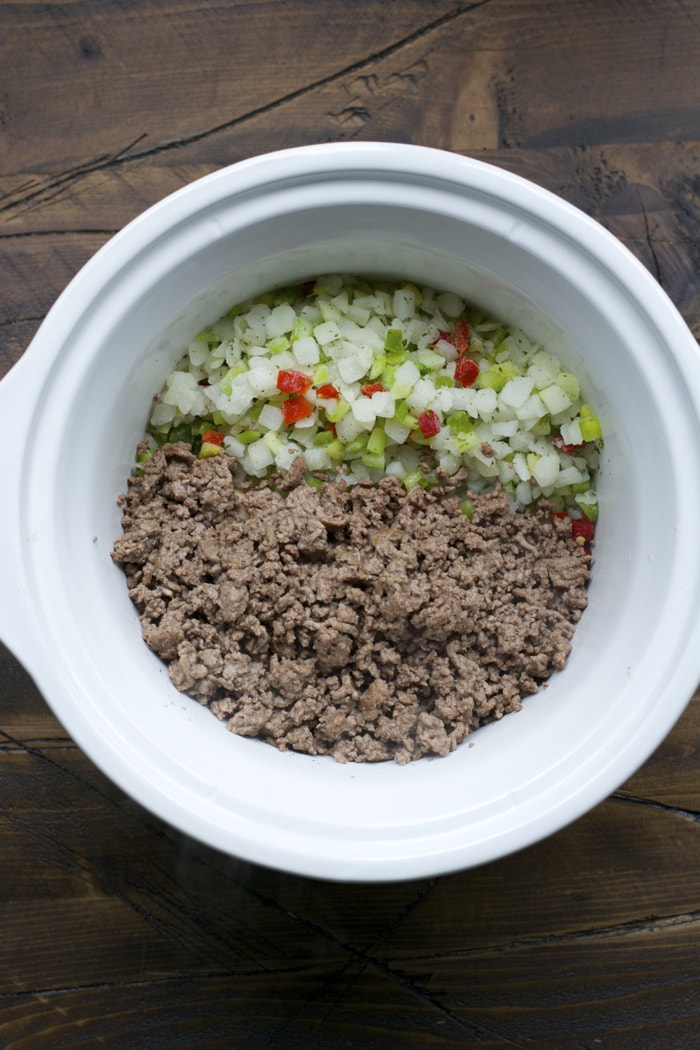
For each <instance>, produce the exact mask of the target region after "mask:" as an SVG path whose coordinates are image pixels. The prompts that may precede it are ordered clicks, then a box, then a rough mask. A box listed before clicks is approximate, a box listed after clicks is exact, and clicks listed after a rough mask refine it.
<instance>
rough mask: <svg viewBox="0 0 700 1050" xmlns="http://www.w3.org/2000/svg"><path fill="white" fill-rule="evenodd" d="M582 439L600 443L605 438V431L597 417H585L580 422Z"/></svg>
mask: <svg viewBox="0 0 700 1050" xmlns="http://www.w3.org/2000/svg"><path fill="white" fill-rule="evenodd" d="M579 426H580V428H581V437H582V438H583V440H584V441H598V440H599V439H600V438H602V436H603V429H602V427H601V425H600V420H599V419H598V417H597V416H585V417H583V418H581V420H580V422H579Z"/></svg>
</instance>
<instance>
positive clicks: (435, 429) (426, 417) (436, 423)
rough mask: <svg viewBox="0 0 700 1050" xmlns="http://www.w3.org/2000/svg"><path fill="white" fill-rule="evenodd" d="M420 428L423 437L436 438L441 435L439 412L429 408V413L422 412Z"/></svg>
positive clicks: (419, 420) (419, 419)
mask: <svg viewBox="0 0 700 1050" xmlns="http://www.w3.org/2000/svg"><path fill="white" fill-rule="evenodd" d="M418 426H419V427H420V432H421V434H422V435H423V437H426V438H431V437H435V435H436V434H439V433H440V417H439V415H438V414H437V412H433V410H432V408H429V409H428V411H427V412H421V414H420V415H419V416H418Z"/></svg>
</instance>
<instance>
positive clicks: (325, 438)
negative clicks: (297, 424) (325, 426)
mask: <svg viewBox="0 0 700 1050" xmlns="http://www.w3.org/2000/svg"><path fill="white" fill-rule="evenodd" d="M334 441H335V434H334V433H333V431H332V430H319V432H318V434H315V435H314V441H313V443H314V445H315V446H316V448H323V447H324V445H331V444H332V443H333V442H334Z"/></svg>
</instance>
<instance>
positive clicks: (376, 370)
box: [367, 354, 386, 382]
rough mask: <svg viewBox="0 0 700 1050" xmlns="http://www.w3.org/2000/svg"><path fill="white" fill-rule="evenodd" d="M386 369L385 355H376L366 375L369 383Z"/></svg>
mask: <svg viewBox="0 0 700 1050" xmlns="http://www.w3.org/2000/svg"><path fill="white" fill-rule="evenodd" d="M385 368H386V354H378V355H377V357H375V359H374V361H373V362H372V364H371V366H370V370H369V372H368V373H367V378H368V380H369V381H370V382H372V381H373V380H375V379H378V378H379V376H380V375H381V374H382V372H383V371H384V369H385Z"/></svg>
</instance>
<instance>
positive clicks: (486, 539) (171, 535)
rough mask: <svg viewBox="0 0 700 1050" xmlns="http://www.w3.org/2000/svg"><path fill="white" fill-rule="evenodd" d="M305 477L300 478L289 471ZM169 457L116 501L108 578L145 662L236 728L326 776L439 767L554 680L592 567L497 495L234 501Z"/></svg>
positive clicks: (228, 477)
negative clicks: (119, 589)
mask: <svg viewBox="0 0 700 1050" xmlns="http://www.w3.org/2000/svg"><path fill="white" fill-rule="evenodd" d="M297 462H298V463H299V464H300V466H301V461H297ZM234 471H235V463H234V462H233V461H232V460H231V459H230V458H229V457H227V456H225V455H220V456H217V457H213V458H210V459H197V458H196V457H195V456H193V455H192V453H191V451H190V449H189V447H188V446H186V445H182V444H180V445H167V446H165V447H164V448H162V449H161V450H160V451H158V452H157V453H156V454H155V455H154V456H153V457H152V458H151V459H150V460H149V461H148V462H147V464H146V466H145V471H144V474H143V476H141V477H138V478H132V479H130V481H129V487H128V492H127V494H126V495H125V496H124V497H122V503H123V536H122V537H120V538H119V539H118V540H117V541H116V543H115V547H114V551H113V558H114V559H115V561H116V562H117V564H119V565H121V566H122V567H123V569H124V572H125V573H126V577H127V583H128V588H129V594H130V596H131V598H132V600H133V601H134V603H135V605H136V607H137V608H138V610H139V613H140V617H141V623H142V626H143V636H144V638H145V640H146V642H147V644H148V645H149V646H150V647H151V649H153V650H154V651H155V652H156V653H157V654H158V655H159V656H160V657H161V658H162V659H163V660H164V661H165V663H166V664H167V665H168V669H169V674H170V678H171V680H172V681H173V683H174V684H175V686H176V687H177V688H178V689H179V690H181V691H182V692H184V693H187V694H189V695H190V696H192V697H194V698H196V699H197V700H198V701H199V702H200V703H201V704H206V705H208V706H209V707H210V709H211V710H212V712H213V713H214V714H215V715H216V716H217V717H218V718H220V719H222V720H226V721H227V723H228V726H229V728H230V729H231V730H232V731H233V732H234V733H238V734H241V735H243V736H251V737H259V738H260V739H262V740H264V741H267V742H269V743H271V744H275V745H276V746H277V747H278V748H280V749H282V750H285V749H293V750H295V751H301V752H306V753H307V754H311V755H321V754H330V755H333V756H334V758H336V759H337V760H338V761H341V762H345V761H381V760H385V759H395V760H396V761H397V762H400V763H404V762H408V761H409V760H411V759H415V758H419V757H421V756H422V755H446V754H447V753H448V752H450V751H452V750H454V748H455V747H456V746H457V745H458V744H459V743H460V742H461V741H462V740H464V738H465V737H466V736H467V735H468V734H469V733H470V732H471V731H472V730H474V729H476V728H477V727H478V726H480V725H483V724H484V723H486V722H491V721H493V720H494V719H499V718H501V717H502V716H503V715H504V714H507V713H508V712H511V711H517V710H518V709H519V708H520V705H521V700H522V698H523V696H524V695H525V694H529V693H534V692H535V691H536V690H537V689H538V688H539V686H540V684H541V683H542V682H544V681H545V680H546V679H547V678H548V677H549V676H550V675H551V673H552V671H553V670H555V669H561V668H563V667H564V664H565V662H566V659H567V656H568V654H569V651H570V640H571V638H572V635H573V633H574V629H575V624H576V622H577V621H578V620H579V618H580V616H581V613H582V611H583V609H584V608H585V606H586V600H587V598H586V588H587V582H588V576H589V561H590V558H589V555H588V553H587V552H586V550H585V549H584V548H583V547H581V546H580V545H579V544H577V543H576V542H575V541H574V540H573V539H572V537H571V529H570V527H569V523H568V521H564V520H562V521H559V520H556V519H554V520H551V518H550V515H549V513H548V512H547V509H546V508H545V507H541V508H540V509H539V510H538V511H537V512H535V513H530V512H521V513H515V512H513V511H512V510H511V508H510V505H509V501H508V498H507V496H506V495H505V494H504V493H503V492H502V491H500V490H498V489H495V490H493V491H491V492H489V493H486V494H483V495H480V496H477V497H475V498H474V514H473V518H472V520H471V521H470V520H469V518H468V517H467V515H466V514H464V513H463V512H462V511H461V509H460V502H459V498H458V497H457V495H455V491H454V489H455V486H456V485H457V484H458V483H459V482H463V481H464V477H463V476H460V478H457V479H452V480H449V481H448V480H447V479H445V478H443V479H442V481H443V484H442V486H441V487H437V488H434V489H430V490H427V491H423V490H422V489H420V488H418V487H416V488H412V489H410V490H408V491H407V490H406V489H405V487H404V486H403V485H402V484H401V483H399V482H397V481H396V480H394V479H391V478H385V479H384V480H383V481H381V482H380V483H379V484H360V485H355V486H347V485H346V484H345V482H344V481H342V480H333V481H329V482H326V483H324V484H323V486H322V488H320V489H317V488H314V487H312V486H310V485H308V484H306V483H304V480H303V472H302V471H301V469H300V467H299V468H297V469H295V468H294V467H293V468H292V469H291V470H290V471H289V472H288V473H287V475H278V476H277V477H276V478H274V479H269V480H268V481H266V482H262V483H260V484H257V485H243V486H241V485H237V484H234Z"/></svg>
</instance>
